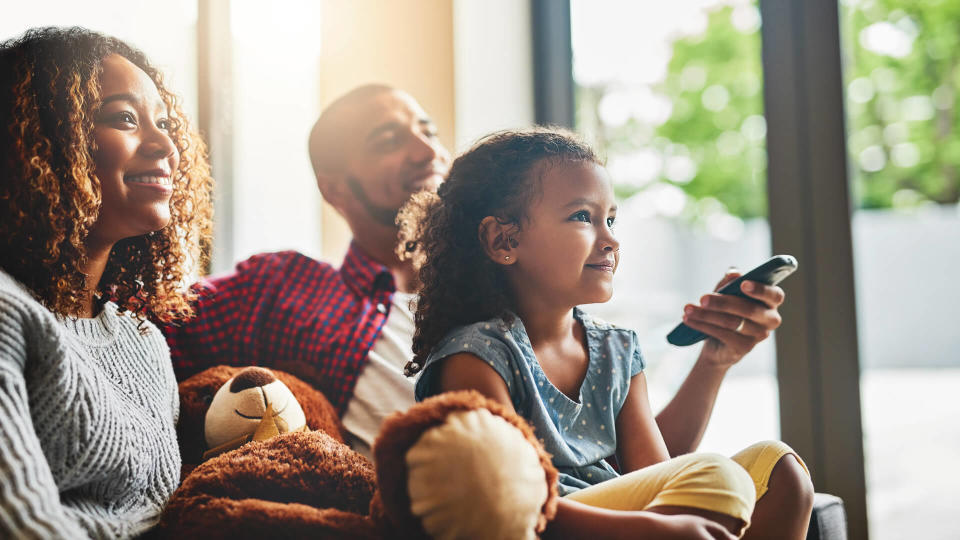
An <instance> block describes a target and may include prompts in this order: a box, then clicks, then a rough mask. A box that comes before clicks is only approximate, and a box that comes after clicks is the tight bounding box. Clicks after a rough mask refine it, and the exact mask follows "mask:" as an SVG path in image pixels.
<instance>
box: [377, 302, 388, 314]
mask: <svg viewBox="0 0 960 540" xmlns="http://www.w3.org/2000/svg"><path fill="white" fill-rule="evenodd" d="M377 311H379V312H380V313H383V314H386V313H387V306H385V305H383V304H377Z"/></svg>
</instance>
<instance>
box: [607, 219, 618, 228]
mask: <svg viewBox="0 0 960 540" xmlns="http://www.w3.org/2000/svg"><path fill="white" fill-rule="evenodd" d="M616 224H617V218H615V217H612V216H611V217H608V218H607V227H609V228H611V229H612V228H613V226H614V225H616Z"/></svg>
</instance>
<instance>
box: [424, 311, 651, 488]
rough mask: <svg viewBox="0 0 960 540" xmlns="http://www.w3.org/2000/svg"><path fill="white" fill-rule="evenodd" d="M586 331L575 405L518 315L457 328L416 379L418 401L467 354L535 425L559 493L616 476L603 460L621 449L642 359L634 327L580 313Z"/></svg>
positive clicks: (577, 313)
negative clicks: (620, 420)
mask: <svg viewBox="0 0 960 540" xmlns="http://www.w3.org/2000/svg"><path fill="white" fill-rule="evenodd" d="M573 316H574V317H575V318H576V319H577V320H578V321H580V323H581V324H582V325H583V328H584V330H585V331H586V332H585V333H586V336H587V349H588V352H589V364H588V369H587V374H586V376H585V377H584V380H583V384H582V386H581V387H580V396H579V397H580V399H579V400H578V401H573V400H571V399H570V398H568V397H567V396H566V395H565V394H564V393H563V392H561V391H560V390H558V389H557V388H556V387H555V386H553V384H552V383H551V382H550V381H549V380H548V379H547V376H546V375H545V374H544V372H543V370H542V369H541V368H540V364H539V362H537V358H536V356H534V354H533V347H532V346H531V345H530V339H529V338H528V337H527V332H526V330H525V329H524V327H523V322H522V321H521V320H520V319H519V318H517V317H515V318H514V320H513V323H512V324H509V325H508V324H507V323H505V322H504V321H503V320H502V319H500V318H496V319H491V320H488V321H482V322H478V323H474V324H470V325H467V326H462V327H459V328H457V329H455V330H453V331H451V332H450V333H449V334H448V335H447V336H446V337H445V338H444V339H443V340H442V341H441V342H440V343H439V344H438V345H437V347H435V348H434V350H433V352H432V353H431V354H430V356H429V357H428V358H427V361H426V363H425V366H424V369H423V373H422V374H421V375H420V378H419V379H418V380H417V384H416V398H417V401H422V400H424V399H426V398H428V397H430V396H432V395H435V394H438V393H440V388H439V381H438V378H437V375H438V374H439V370H438V369H436V368H437V364H438V363H439V362H440V361H441V360H443V359H444V358H447V357H448V356H451V355H454V354H457V353H461V352H467V353H471V354H473V355H476V356H477V357H479V358H480V359H481V360H483V361H485V362H487V364H489V365H490V367H492V368H493V369H494V370H495V371H496V372H497V373H498V374H499V375H500V377H502V378H503V380H504V382H505V383H506V384H507V389H508V390H509V392H510V399H511V400H512V401H513V407H514V409H516V411H517V413H518V414H519V415H520V416H522V417H523V418H525V419H526V420H527V421H528V422H529V423H530V424H531V425H532V426H533V428H534V433H535V434H536V436H537V438H539V439H540V442H541V443H542V444H543V446H544V448H545V449H546V451H547V452H549V453H550V455H552V456H553V464H554V465H555V466H556V467H557V469H558V470H559V471H560V479H559V481H560V486H559V487H560V494H561V495H567V494H568V493H571V492H573V491H577V490H579V489H582V488H584V487H587V486H590V485H593V484H597V483H599V482H602V481H604V480H608V479H610V478H614V477H616V476H617V473H616V471H615V470H614V469H613V467H611V466H610V465H609V464H608V463H607V462H606V461H605V460H604V458H606V457H607V456H610V455H613V454H614V452H615V451H616V448H617V433H616V418H617V415H618V414H619V413H620V408H621V407H622V406H623V402H624V400H625V399H626V397H627V393H628V392H629V390H630V379H631V378H632V377H633V376H634V375H636V374H637V373H640V372H641V371H643V368H644V360H643V357H642V356H641V354H640V349H639V347H638V345H637V335H636V333H635V332H633V331H632V330H627V329H624V328H617V327H614V326H613V325H610V324H607V323H605V322H603V321H600V320H597V319H594V318H593V317H591V316H589V315H587V314H585V313H583V312H582V311H580V309H579V308H574V310H573Z"/></svg>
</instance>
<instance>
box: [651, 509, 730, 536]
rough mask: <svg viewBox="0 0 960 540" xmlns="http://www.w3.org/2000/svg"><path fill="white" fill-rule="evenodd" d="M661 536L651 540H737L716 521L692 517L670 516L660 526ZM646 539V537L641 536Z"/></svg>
mask: <svg viewBox="0 0 960 540" xmlns="http://www.w3.org/2000/svg"><path fill="white" fill-rule="evenodd" d="M659 527H661V530H660V531H658V533H659V534H656V535H651V536H650V537H651V538H663V539H667V538H676V539H680V538H696V539H697V540H736V538H737V537H736V535H734V534H732V533H731V532H730V531H728V530H727V529H726V528H724V527H723V526H722V525H720V524H719V523H717V522H716V521H711V520H709V519H707V518H702V517H699V516H690V515H673V516H668V517H667V518H666V519H664V520H663V521H662V522H661V523H660V524H659ZM640 536H644V537H646V535H640Z"/></svg>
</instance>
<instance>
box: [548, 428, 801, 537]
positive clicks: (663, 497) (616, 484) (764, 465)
mask: <svg viewBox="0 0 960 540" xmlns="http://www.w3.org/2000/svg"><path fill="white" fill-rule="evenodd" d="M787 454H793V455H794V456H796V452H794V451H793V449H791V448H790V447H789V446H787V445H786V444H784V443H782V442H780V441H766V442H761V443H757V444H754V445H753V446H750V447H748V448H746V449H744V450H742V451H740V452H738V453H737V454H736V455H734V456H733V458H727V457H724V456H721V455H719V454H686V455H683V456H678V457H675V458H673V459H671V460H669V461H665V462H663V463H657V464H656V465H651V466H649V467H645V468H643V469H639V470H636V471H633V472H631V473H628V474H625V475H623V476H620V477H618V478H614V479H611V480H607V481H606V482H601V483H599V484H596V485H593V486H590V487H588V488H584V489H581V490H580V491H576V492H574V493H571V494H569V495H567V498H568V499H570V500H574V501H577V502H581V503H583V504H588V505H590V506H597V507H600V508H607V509H610V510H644V509H647V508H653V507H656V506H687V507H691V508H699V509H702V510H711V511H713V512H719V513H722V514H726V515H729V516H733V517H735V518H739V519H741V520H743V522H744V523H745V524H747V525H749V523H750V515H751V514H752V513H753V505H754V503H755V502H756V500H757V499H759V498H760V497H762V496H763V494H764V493H766V492H767V484H768V483H769V481H770V473H771V472H772V471H773V467H774V466H775V465H776V464H777V462H778V461H780V458H782V457H783V456H785V455H787ZM797 460H798V461H800V463H801V465H803V460H801V459H800V457H799V456H797ZM803 466H804V468H806V465H803Z"/></svg>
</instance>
